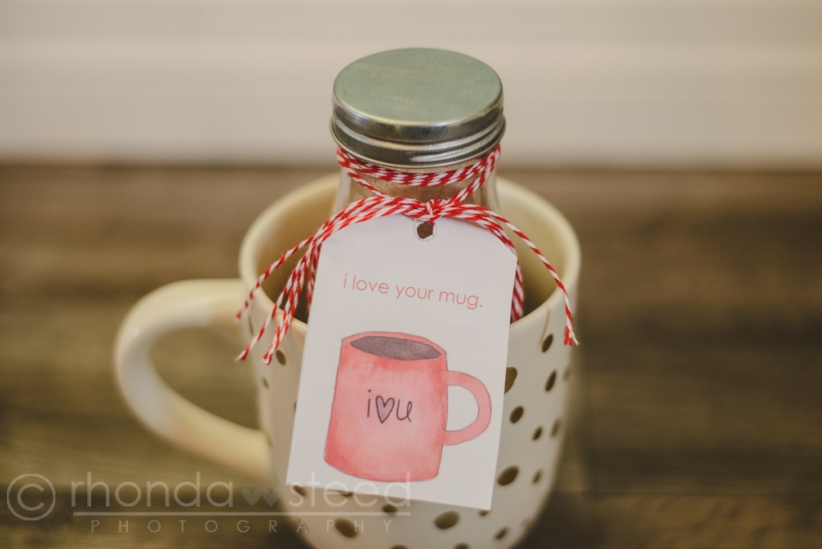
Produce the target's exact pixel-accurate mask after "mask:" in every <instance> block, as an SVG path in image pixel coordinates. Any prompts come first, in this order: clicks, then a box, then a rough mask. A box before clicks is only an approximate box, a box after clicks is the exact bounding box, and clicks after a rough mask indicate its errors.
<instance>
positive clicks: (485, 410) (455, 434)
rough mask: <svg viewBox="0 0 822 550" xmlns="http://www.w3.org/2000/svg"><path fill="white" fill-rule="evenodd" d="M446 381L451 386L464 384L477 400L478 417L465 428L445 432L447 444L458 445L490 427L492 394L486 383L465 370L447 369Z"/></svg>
mask: <svg viewBox="0 0 822 550" xmlns="http://www.w3.org/2000/svg"><path fill="white" fill-rule="evenodd" d="M445 382H446V383H447V384H448V385H449V386H462V387H463V388H465V389H466V390H468V391H470V392H471V394H472V395H473V396H474V399H476V400H477V407H478V409H479V411H478V412H477V418H476V419H475V420H474V421H473V422H472V423H471V424H469V425H468V426H466V427H465V428H462V429H460V430H448V431H446V432H445V444H446V445H458V444H460V443H463V442H465V441H468V440H471V439H474V438H475V437H477V436H478V435H480V434H481V433H482V432H484V431H485V429H486V428H487V427H488V424H490V422H491V396H490V395H489V394H488V390H487V389H486V388H485V384H483V383H482V382H480V381H479V380H478V379H477V378H474V377H473V376H471V375H470V374H465V373H463V372H454V371H447V375H446V378H445Z"/></svg>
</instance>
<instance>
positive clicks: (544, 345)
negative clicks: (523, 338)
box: [542, 334, 554, 353]
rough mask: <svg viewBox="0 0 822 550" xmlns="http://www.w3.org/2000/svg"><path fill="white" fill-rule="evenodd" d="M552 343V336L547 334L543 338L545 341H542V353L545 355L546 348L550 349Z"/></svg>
mask: <svg viewBox="0 0 822 550" xmlns="http://www.w3.org/2000/svg"><path fill="white" fill-rule="evenodd" d="M553 343H554V335H553V334H549V335H548V336H547V337H546V338H545V340H543V341H542V353H545V352H546V351H548V348H550V347H551V344H553Z"/></svg>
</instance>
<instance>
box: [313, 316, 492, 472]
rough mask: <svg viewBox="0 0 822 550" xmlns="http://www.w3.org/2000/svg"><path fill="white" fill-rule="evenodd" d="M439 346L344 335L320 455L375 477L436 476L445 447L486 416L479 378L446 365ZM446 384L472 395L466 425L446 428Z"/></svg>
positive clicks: (386, 335) (487, 403)
mask: <svg viewBox="0 0 822 550" xmlns="http://www.w3.org/2000/svg"><path fill="white" fill-rule="evenodd" d="M446 361H447V359H446V352H445V350H444V349H442V348H441V347H439V346H438V345H436V344H435V343H433V342H431V341H430V340H427V339H426V338H423V337H421V336H412V335H408V334H400V333H392V332H370V333H362V334H355V335H353V336H349V337H347V338H345V339H344V340H343V342H342V348H341V350H340V364H339V368H338V369H337V381H336V385H335V388H334V401H333V404H332V407H331V423H330V425H329V428H328V439H327V441H326V447H325V461H326V462H328V463H329V464H331V465H332V466H334V467H335V468H337V469H338V470H340V471H342V472H345V473H347V474H350V475H353V476H356V477H359V478H362V479H371V480H374V481H423V480H426V479H432V478H434V477H436V476H437V474H438V473H439V468H440V460H441V459H442V448H443V446H444V445H457V444H459V443H462V442H464V441H468V440H470V439H473V438H475V437H477V436H478V435H480V434H481V433H482V432H484V431H485V429H486V428H487V427H488V424H489V422H490V421H491V397H490V396H489V395H488V390H487V389H486V388H485V386H484V385H483V383H482V382H480V381H479V380H478V379H476V378H474V377H473V376H470V375H468V374H465V373H461V372H454V371H449V370H448V365H447V362H446ZM448 386H462V387H463V388H465V389H467V390H468V391H469V392H471V394H472V395H473V396H474V399H476V401H477V406H478V408H479V413H478V414H477V418H476V419H475V420H474V422H472V423H471V424H470V425H468V426H466V427H464V428H462V429H460V430H453V431H447V430H446V429H445V426H446V422H447V420H448Z"/></svg>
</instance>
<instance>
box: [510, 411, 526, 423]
mask: <svg viewBox="0 0 822 550" xmlns="http://www.w3.org/2000/svg"><path fill="white" fill-rule="evenodd" d="M524 412H525V409H523V408H522V407H517V408H516V409H514V410H513V411H511V423H512V424H516V423H517V422H519V419H520V418H522V413H524Z"/></svg>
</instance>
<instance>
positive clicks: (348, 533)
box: [334, 519, 357, 539]
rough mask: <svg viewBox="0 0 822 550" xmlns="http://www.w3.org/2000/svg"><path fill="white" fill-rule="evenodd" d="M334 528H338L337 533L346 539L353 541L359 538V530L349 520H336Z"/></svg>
mask: <svg viewBox="0 0 822 550" xmlns="http://www.w3.org/2000/svg"><path fill="white" fill-rule="evenodd" d="M334 527H336V528H337V531H339V532H340V534H341V535H342V536H344V537H348V538H350V539H353V538H354V537H356V536H357V528H356V527H355V526H354V524H353V523H351V522H350V521H348V520H347V519H335V520H334Z"/></svg>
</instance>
